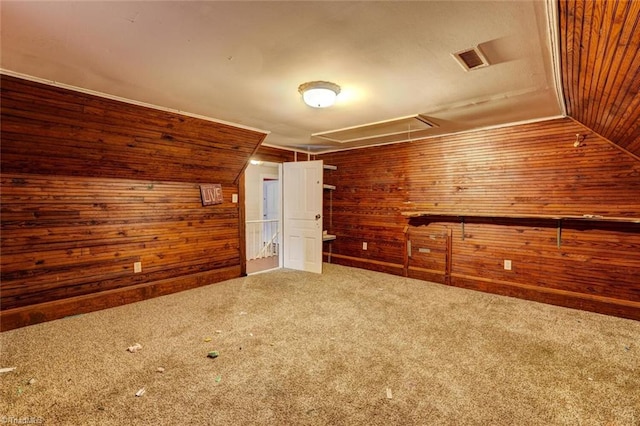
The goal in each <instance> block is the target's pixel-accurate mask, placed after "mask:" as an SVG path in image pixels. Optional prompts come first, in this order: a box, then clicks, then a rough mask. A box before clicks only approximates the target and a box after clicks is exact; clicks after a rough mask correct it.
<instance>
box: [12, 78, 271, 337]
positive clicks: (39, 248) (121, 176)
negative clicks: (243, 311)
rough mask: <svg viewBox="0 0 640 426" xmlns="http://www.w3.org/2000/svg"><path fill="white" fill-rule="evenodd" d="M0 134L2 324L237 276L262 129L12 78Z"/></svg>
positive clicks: (14, 324) (19, 323) (36, 319)
mask: <svg viewBox="0 0 640 426" xmlns="http://www.w3.org/2000/svg"><path fill="white" fill-rule="evenodd" d="M1 132H2V134H1V137H2V147H1V149H2V158H1V165H2V174H1V184H2V187H1V189H2V234H1V236H0V238H1V242H2V246H1V247H2V256H1V260H0V262H1V266H2V276H1V278H2V282H1V284H0V288H1V290H2V291H1V301H0V303H1V305H2V329H3V330H6V329H11V328H15V327H19V326H23V325H28V324H31V323H34V322H40V321H43V320H49V319H55V318H59V317H61V316H65V315H73V314H74V313H81V312H88V311H91V310H94V309H101V308H104V307H109V306H115V305H118V304H122V303H128V302H132V301H137V300H141V299H144V298H146V297H151V296H155V295H160V294H166V293H169V292H172V291H178V290H183V289H186V288H191V287H195V286H199V285H205V284H209V283H213V282H216V281H220V280H223V279H228V278H231V277H237V276H239V275H240V273H241V258H240V238H239V229H240V228H239V204H238V203H232V194H234V193H238V190H239V188H238V184H237V182H235V181H236V179H237V177H238V175H239V174H240V172H241V170H242V167H243V166H244V164H246V162H247V161H248V159H249V156H250V155H251V153H252V152H253V151H254V149H255V148H256V147H257V146H258V145H259V144H260V143H261V141H262V140H263V139H264V136H265V135H264V134H262V133H259V132H254V131H249V130H246V129H241V128H235V127H232V126H229V125H224V124H218V123H215V122H211V121H206V120H201V119H196V118H192V117H187V116H182V115H179V114H173V113H168V112H163V111H158V110H154V109H150V108H145V107H140V106H135V105H131V104H126V103H122V102H118V101H113V100H109V99H104V98H99V97H95V96H91V95H87V94H83V93H78V92H74V91H70V90H66V89H61V88H57V87H52V86H46V85H42V84H38V83H34V82H30V81H26V80H21V79H16V78H13V77H8V76H2V122H1ZM201 183H217V184H221V185H222V191H223V203H222V204H218V205H213V206H207V207H203V206H202V202H201V197H200V189H199V188H200V187H199V185H200V184H201ZM134 262H141V263H142V272H140V273H134V270H133V267H134Z"/></svg>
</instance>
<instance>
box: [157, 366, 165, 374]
mask: <svg viewBox="0 0 640 426" xmlns="http://www.w3.org/2000/svg"><path fill="white" fill-rule="evenodd" d="M156 371H157V372H158V373H164V367H158V368H156Z"/></svg>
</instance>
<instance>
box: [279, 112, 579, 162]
mask: <svg viewBox="0 0 640 426" xmlns="http://www.w3.org/2000/svg"><path fill="white" fill-rule="evenodd" d="M559 118H567V116H566V115H552V116H549V117H543V118H534V119H531V120H522V121H514V122H511V123H505V124H496V125H494V126H485V127H477V128H474V129H469V130H461V131H459V132H451V133H442V134H439V135H433V136H426V137H422V138H415V139H410V140H407V141H402V142H384V143H380V144H375V145H366V146H355V147H353V148H342V149H328V150H326V151H315V152H313V154H314V155H322V154H331V153H334V152H344V151H352V150H354V149H366V148H374V147H377V146H384V145H394V144H397V143H407V142H414V141H424V140H428V139H435V138H442V137H447V136H454V135H463V134H466V133H474V132H481V131H484V130H494V129H502V128H505V127H512V126H521V125H524V124H533V123H542V122H545V121H551V120H557V119H559ZM282 149H284V148H282Z"/></svg>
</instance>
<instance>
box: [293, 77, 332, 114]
mask: <svg viewBox="0 0 640 426" xmlns="http://www.w3.org/2000/svg"><path fill="white" fill-rule="evenodd" d="M298 92H300V94H301V95H302V99H304V103H305V104H307V105H309V106H310V107H313V108H327V107H330V106H331V105H333V103H334V102H335V101H336V97H337V96H338V93H340V86H338V85H337V84H335V83H331V82H329V81H310V82H308V83H303V84H301V85H300V86H298Z"/></svg>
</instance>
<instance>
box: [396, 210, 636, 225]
mask: <svg viewBox="0 0 640 426" xmlns="http://www.w3.org/2000/svg"><path fill="white" fill-rule="evenodd" d="M402 215H403V216H405V217H408V218H412V217H422V216H441V217H457V218H464V217H484V218H495V219H503V218H504V219H546V220H588V221H599V222H622V223H640V218H637V217H613V216H600V215H590V214H585V215H582V216H577V215H545V214H488V213H486V214H485V213H464V214H463V213H447V212H428V211H406V212H402Z"/></svg>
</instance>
